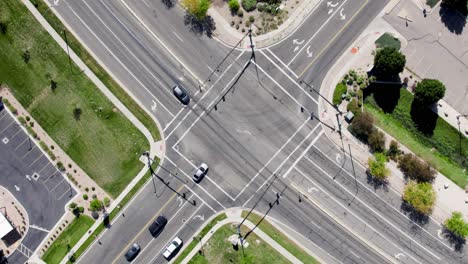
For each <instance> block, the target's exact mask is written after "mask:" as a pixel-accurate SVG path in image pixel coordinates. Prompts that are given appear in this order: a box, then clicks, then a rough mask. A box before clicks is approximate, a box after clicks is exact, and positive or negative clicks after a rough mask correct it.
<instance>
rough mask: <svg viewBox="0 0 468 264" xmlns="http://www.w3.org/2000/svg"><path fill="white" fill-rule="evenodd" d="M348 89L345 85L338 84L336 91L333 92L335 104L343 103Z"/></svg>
mask: <svg viewBox="0 0 468 264" xmlns="http://www.w3.org/2000/svg"><path fill="white" fill-rule="evenodd" d="M347 90H348V88H347V87H346V85H345V84H343V83H338V84H337V85H336V87H335V91H334V92H333V104H334V105H340V104H341V102H342V101H343V97H342V96H343V94H345V93H346V91H347Z"/></svg>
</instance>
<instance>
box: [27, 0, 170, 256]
mask: <svg viewBox="0 0 468 264" xmlns="http://www.w3.org/2000/svg"><path fill="white" fill-rule="evenodd" d="M22 2H23V3H24V5H25V6H26V7H27V8H28V9H29V11H30V12H31V13H32V15H33V16H34V17H35V18H36V19H37V20H38V22H39V23H40V24H41V25H42V26H43V27H44V29H45V30H46V31H47V32H48V33H49V34H50V35H51V36H52V38H53V39H54V40H55V41H56V42H57V43H58V44H59V46H60V47H61V48H62V49H63V50H64V51H67V45H66V43H65V41H64V40H63V39H62V38H61V37H60V36H59V35H58V33H57V32H55V30H54V29H53V28H52V27H51V26H50V25H49V23H48V22H47V21H46V20H45V18H44V17H43V16H42V15H41V14H40V13H39V11H38V10H37V9H36V8H35V7H34V6H33V5H32V4H31V2H30V1H29V0H22ZM45 2H46V3H47V1H45ZM51 11H52V12H54V14H55V15H56V16H57V17H59V19H60V16H59V14H58V13H57V12H56V10H55V9H53V8H51ZM60 20H61V21H62V23H64V25H65V26H66V27H67V28H68V30H71V27H70V26H68V25H67V24H66V23H65V22H64V21H65V20H63V19H60ZM74 35H75V36H77V37H78V35H77V34H74ZM80 42H81V43H84V42H82V41H80ZM85 48H87V47H86V46H85ZM87 50H89V48H87ZM69 52H70V58H71V59H72V60H73V62H74V63H75V64H76V65H77V66H78V67H79V68H80V69H83V70H84V71H83V72H84V74H86V76H87V77H88V78H89V79H90V80H91V81H92V82H93V83H94V84H95V85H96V86H97V88H98V89H99V90H100V91H101V92H102V93H103V94H104V95H105V96H106V97H107V98H108V99H109V100H110V101H111V102H112V103H113V104H114V105H115V107H116V108H118V109H119V111H120V112H121V113H122V114H123V115H125V117H126V118H128V119H129V120H130V122H132V124H133V125H134V126H135V127H136V128H137V129H139V130H140V131H141V132H142V133H143V135H144V136H145V137H146V139H147V140H148V142H149V144H150V150H149V151H150V153H151V155H156V154H158V156H159V157H160V158H161V162H163V160H164V152H161V149H165V148H164V138H163V139H162V142H158V143H156V142H154V139H153V137H152V136H151V133H150V132H149V130H148V129H147V128H146V127H145V126H144V125H143V124H142V123H141V122H140V121H139V120H138V119H137V118H136V117H135V116H134V115H133V113H132V112H130V110H128V109H127V108H126V107H125V105H123V104H122V103H121V102H120V101H119V100H118V99H117V97H116V96H115V95H114V94H113V93H112V92H111V91H110V90H109V89H108V88H107V87H106V86H105V85H104V84H103V83H102V82H101V81H100V80H99V78H98V77H97V76H96V75H95V74H94V73H93V72H92V71H91V70H90V69H89V68H88V67H87V66H86V64H85V63H84V62H83V61H82V60H81V59H80V58H79V57H78V56H77V55H76V53H75V52H74V51H73V50H70V51H69ZM98 61H99V60H98ZM100 64H101V66H103V68H104V69H106V67H105V66H104V65H102V63H100ZM112 77H113V78H114V79H115V80H116V81H117V82H119V81H118V79H117V78H115V76H112ZM119 84H120V85H121V86H122V88H124V89H125V90H126V91H127V92H128V89H127V88H126V87H125V86H123V85H122V84H121V83H120V82H119ZM129 94H130V96H131V97H132V98H133V99H134V100H135V101H136V102H137V103H139V101H138V99H137V98H135V97H134V96H132V95H131V93H129ZM140 105H142V104H141V103H140ZM154 120H155V119H154ZM155 122H156V124H157V126H158V128H159V129H160V131H162V129H161V126H160V124H159V123H158V122H157V120H155ZM161 136H162V137H163V135H162V134H161ZM161 143H162V148H161ZM160 155H161V156H160ZM147 171H148V167H147V166H144V168H143V169H142V170H141V171H140V172H139V173H138V175H136V177H135V178H134V179H133V180H132V181H131V182H130V183H129V184H128V186H127V187H126V188H125V190H124V191H122V193H121V194H120V195H119V197H117V198H116V199H115V200H114V201H113V202H112V204H111V205H110V206H109V208H108V209H107V211H109V212H110V211H112V210H113V209H114V208H115V207H116V206H117V205H118V204H119V203H120V202H121V200H122V199H123V198H124V197H125V195H127V194H128V192H130V190H131V189H132V188H133V187H134V186H135V184H136V183H137V182H138V181H139V180H140V179H141V178H142V177H143V176H144V175H145V174H146V172H147ZM78 196H80V194H78ZM60 224H61V223H60V222H59V223H57V225H56V227H57V226H59V225H60ZM100 224H101V221H100V220H97V221H96V222H95V223H94V224H93V226H92V227H91V228H90V231H91V232H87V233H86V234H85V235H84V236H83V237H82V238H81V239H80V240H79V242H78V243H77V244H76V245H75V246H74V247H73V248H72V249H71V250H70V251H71V252H75V251H76V250H77V249H78V248H79V247H80V246H81V245H82V244H83V243H84V241H86V239H88V237H89V236H90V234H91V233H92V231H94V230H95V229H96V228H97V227H98V226H99V225H100ZM54 229H55V228H54ZM54 231H55V230H51V232H50V234H53V233H54ZM47 239H49V237H46V238H45V239H44V240H43V241H42V243H41V245H40V246H38V247H37V249H36V251H35V252H34V255H37V254H38V253H39V252H40V249H41V248H42V247H43V246H44V243H45V241H47ZM34 258H37V256H35V257H34ZM66 260H67V258H65V259H64V260H62V263H66Z"/></svg>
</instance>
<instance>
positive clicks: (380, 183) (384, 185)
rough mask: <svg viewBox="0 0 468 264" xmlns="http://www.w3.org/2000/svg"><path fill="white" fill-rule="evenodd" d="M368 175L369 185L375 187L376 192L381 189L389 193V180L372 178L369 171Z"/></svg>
mask: <svg viewBox="0 0 468 264" xmlns="http://www.w3.org/2000/svg"><path fill="white" fill-rule="evenodd" d="M366 175H367V183H368V184H370V185H371V186H372V187H374V191H376V190H379V189H381V190H383V191H385V192H388V181H387V180H380V179H377V178H376V177H374V176H372V174H371V173H370V171H369V170H366Z"/></svg>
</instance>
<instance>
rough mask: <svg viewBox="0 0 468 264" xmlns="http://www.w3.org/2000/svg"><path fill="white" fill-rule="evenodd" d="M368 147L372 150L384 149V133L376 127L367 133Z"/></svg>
mask: <svg viewBox="0 0 468 264" xmlns="http://www.w3.org/2000/svg"><path fill="white" fill-rule="evenodd" d="M368 144H369V147H370V149H371V150H372V151H376V152H383V151H384V150H385V134H384V133H383V132H382V131H380V130H377V129H374V131H373V132H372V133H371V134H370V135H369V139H368Z"/></svg>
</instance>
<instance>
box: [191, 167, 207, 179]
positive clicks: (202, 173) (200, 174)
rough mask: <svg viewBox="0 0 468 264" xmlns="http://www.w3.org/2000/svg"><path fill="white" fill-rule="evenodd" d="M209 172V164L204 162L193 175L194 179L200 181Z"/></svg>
mask: <svg viewBox="0 0 468 264" xmlns="http://www.w3.org/2000/svg"><path fill="white" fill-rule="evenodd" d="M207 172H208V165H206V164H205V163H202V164H201V165H200V167H198V170H197V171H196V172H195V174H194V175H193V177H192V179H193V181H194V182H196V183H199V182H200V181H201V179H202V178H203V177H205V175H206V173H207Z"/></svg>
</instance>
